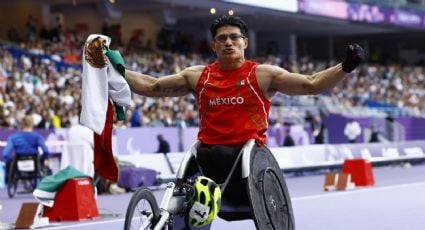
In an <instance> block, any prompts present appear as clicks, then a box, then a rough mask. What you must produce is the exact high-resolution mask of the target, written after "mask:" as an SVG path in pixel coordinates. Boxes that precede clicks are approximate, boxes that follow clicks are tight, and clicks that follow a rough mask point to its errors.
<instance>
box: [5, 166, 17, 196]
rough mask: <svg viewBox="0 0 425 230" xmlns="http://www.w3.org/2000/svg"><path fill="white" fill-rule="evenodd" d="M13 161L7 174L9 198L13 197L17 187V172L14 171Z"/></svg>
mask: <svg viewBox="0 0 425 230" xmlns="http://www.w3.org/2000/svg"><path fill="white" fill-rule="evenodd" d="M15 166H16V165H15V160H13V161H12V163H11V165H10V168H9V172H8V174H7V195H8V196H9V198H13V197H15V194H16V189H17V187H18V181H19V177H18V172H17V171H16V170H15Z"/></svg>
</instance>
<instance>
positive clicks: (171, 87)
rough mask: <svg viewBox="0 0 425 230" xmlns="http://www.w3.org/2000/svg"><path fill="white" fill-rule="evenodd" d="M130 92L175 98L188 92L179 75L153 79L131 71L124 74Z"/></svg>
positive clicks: (184, 82)
mask: <svg viewBox="0 0 425 230" xmlns="http://www.w3.org/2000/svg"><path fill="white" fill-rule="evenodd" d="M125 75H126V78H125V79H126V80H127V83H128V84H129V86H130V89H131V91H133V92H135V93H137V94H140V95H143V96H148V97H177V96H184V95H186V94H188V93H189V92H190V88H189V87H188V84H187V83H186V81H185V79H184V78H182V77H181V76H179V75H170V76H165V77H161V78H154V77H152V76H149V75H145V74H141V73H137V72H134V71H131V70H126V72H125Z"/></svg>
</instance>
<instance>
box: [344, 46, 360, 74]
mask: <svg viewBox="0 0 425 230" xmlns="http://www.w3.org/2000/svg"><path fill="white" fill-rule="evenodd" d="M364 59H365V52H364V50H363V48H362V47H361V46H359V45H358V44H356V43H353V44H350V45H348V47H347V53H346V56H345V59H344V61H343V62H342V70H344V72H346V73H351V72H352V71H353V70H354V69H355V68H357V67H358V66H359V65H360V64H361V63H362V62H363V61H364Z"/></svg>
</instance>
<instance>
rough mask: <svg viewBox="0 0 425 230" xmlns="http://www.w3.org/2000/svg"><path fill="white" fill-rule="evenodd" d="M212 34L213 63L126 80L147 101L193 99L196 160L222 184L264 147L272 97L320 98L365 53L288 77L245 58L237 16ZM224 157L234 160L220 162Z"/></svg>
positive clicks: (233, 196)
mask: <svg viewBox="0 0 425 230" xmlns="http://www.w3.org/2000/svg"><path fill="white" fill-rule="evenodd" d="M210 31H211V34H212V37H213V40H212V42H211V48H212V50H213V51H214V52H215V53H216V55H217V61H215V62H214V63H212V64H210V65H208V66H191V67H188V68H186V69H184V70H183V71H181V72H179V73H176V74H173V75H169V76H165V77H160V78H155V77H152V76H149V75H145V74H141V73H137V72H133V71H131V70H125V79H126V81H127V82H128V84H129V86H130V89H131V90H132V91H133V92H135V93H137V94H140V95H144V96H149V97H174V96H184V95H186V94H188V93H193V94H194V95H195V97H196V99H197V103H198V107H199V119H200V120H199V133H198V139H199V141H200V142H201V143H202V145H201V147H200V148H199V149H198V155H197V160H198V162H199V161H201V162H199V163H200V165H201V168H202V169H203V172H204V173H205V174H206V176H208V177H210V178H212V179H213V180H214V181H216V182H218V183H222V182H224V179H225V178H226V176H227V175H228V173H229V170H230V168H231V167H232V165H233V162H234V159H236V155H237V154H238V152H239V150H240V148H241V147H242V146H243V145H244V144H245V142H246V141H248V140H250V139H255V140H256V142H257V145H259V146H263V145H264V144H265V143H266V131H267V128H268V123H269V122H268V116H269V110H270V100H271V98H272V97H273V95H275V94H276V93H277V92H281V93H284V94H288V95H310V94H319V93H321V92H323V91H325V90H328V89H330V88H332V87H334V86H335V85H336V84H337V83H338V82H340V81H341V80H342V79H344V77H346V76H347V74H348V73H350V72H352V71H353V70H354V69H355V68H357V67H358V66H359V65H360V63H361V62H362V61H363V60H364V51H363V49H362V48H361V47H360V46H359V45H357V44H352V45H349V46H348V48H347V54H346V57H345V60H344V61H343V62H342V63H340V64H338V65H335V66H333V67H330V68H328V69H326V70H323V71H321V72H319V73H316V74H313V75H302V74H297V73H290V72H288V71H287V70H285V69H283V68H280V67H278V66H273V65H266V64H259V63H255V62H253V61H250V60H247V59H245V49H246V48H247V47H248V38H247V32H248V28H247V26H246V24H245V22H244V21H242V20H241V19H240V18H239V17H234V16H222V17H219V18H218V19H216V20H215V21H214V23H213V24H212V25H211V28H210ZM111 62H112V63H113V64H114V61H111ZM200 152H209V153H212V154H202V155H200ZM221 153H224V155H226V154H227V155H231V157H230V158H229V157H221ZM229 159H233V160H229ZM235 175H236V176H235V177H236V178H237V177H239V178H241V177H240V170H235ZM232 178H233V177H232ZM232 181H233V179H232ZM231 185H232V186H231ZM231 187H233V188H231ZM241 188H243V186H242V185H240V184H238V183H229V186H228V189H226V192H225V193H223V197H224V196H226V195H228V198H230V200H232V201H236V203H240V202H241V203H246V199H247V198H246V194H242V193H241V190H244V189H241ZM227 191H228V192H227ZM232 191H233V192H232ZM235 191H236V192H235ZM239 201H240V202H239Z"/></svg>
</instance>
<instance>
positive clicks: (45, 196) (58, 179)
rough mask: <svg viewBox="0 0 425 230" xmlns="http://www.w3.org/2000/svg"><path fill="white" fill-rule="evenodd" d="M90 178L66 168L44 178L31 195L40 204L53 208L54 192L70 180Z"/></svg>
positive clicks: (73, 169)
mask: <svg viewBox="0 0 425 230" xmlns="http://www.w3.org/2000/svg"><path fill="white" fill-rule="evenodd" d="M84 177H90V176H88V175H86V174H84V173H82V172H80V171H78V170H77V169H75V168H74V167H72V166H68V167H66V168H64V169H62V170H61V171H59V172H57V173H56V174H55V175H51V176H46V177H44V178H43V179H42V180H41V181H40V183H39V184H38V185H37V187H36V188H35V190H34V192H33V193H32V194H33V196H34V197H35V199H37V200H38V201H39V202H40V203H41V204H43V205H46V206H48V207H53V203H54V199H55V195H56V192H57V191H58V190H59V189H60V188H61V187H62V186H63V185H64V184H65V182H66V181H67V180H68V179H71V178H84Z"/></svg>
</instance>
